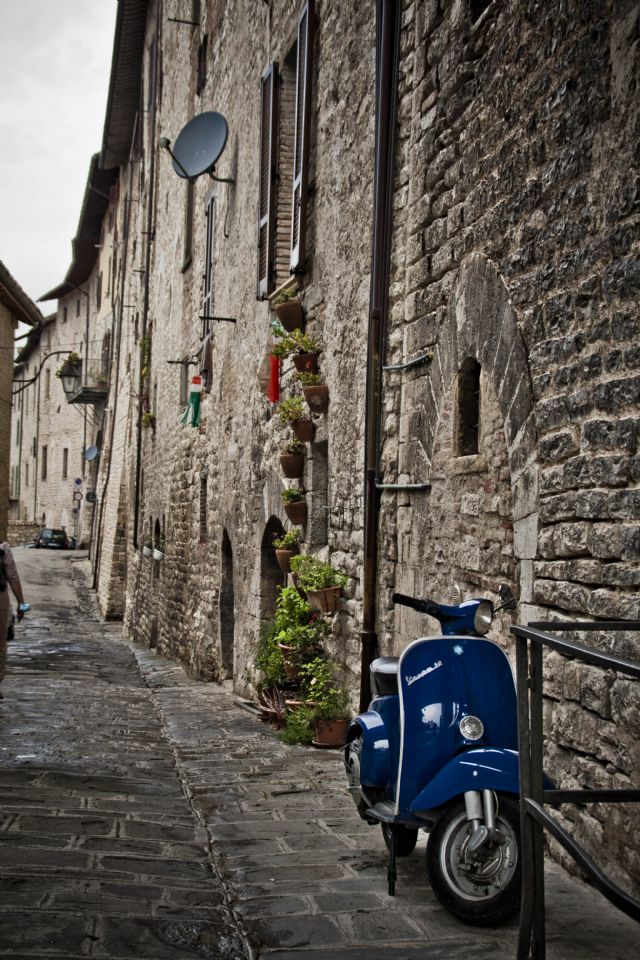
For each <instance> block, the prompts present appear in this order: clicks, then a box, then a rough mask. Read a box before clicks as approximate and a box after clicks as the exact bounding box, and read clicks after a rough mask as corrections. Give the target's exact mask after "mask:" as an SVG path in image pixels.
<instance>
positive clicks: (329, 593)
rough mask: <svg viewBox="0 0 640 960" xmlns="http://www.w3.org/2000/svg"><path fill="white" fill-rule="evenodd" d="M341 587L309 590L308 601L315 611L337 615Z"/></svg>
mask: <svg viewBox="0 0 640 960" xmlns="http://www.w3.org/2000/svg"><path fill="white" fill-rule="evenodd" d="M339 596H340V587H325V588H324V590H307V600H308V601H309V603H310V604H311V606H312V607H313V609H314V610H320V611H321V612H322V613H335V612H336V610H337V609H338V597H339Z"/></svg>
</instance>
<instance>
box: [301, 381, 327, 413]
mask: <svg viewBox="0 0 640 960" xmlns="http://www.w3.org/2000/svg"><path fill="white" fill-rule="evenodd" d="M298 380H299V381H300V383H301V384H302V392H303V393H304V398H305V400H306V401H307V403H308V404H309V409H310V410H313V412H314V413H326V412H327V410H328V409H329V387H328V386H327V385H326V383H325V382H324V378H323V377H322V375H321V374H319V373H308V372H307V371H306V370H303V371H302V373H299V374H298Z"/></svg>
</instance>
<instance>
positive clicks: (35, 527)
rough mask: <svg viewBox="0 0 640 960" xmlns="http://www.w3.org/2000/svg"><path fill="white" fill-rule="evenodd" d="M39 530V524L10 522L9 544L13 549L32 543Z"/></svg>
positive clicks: (20, 521) (19, 521)
mask: <svg viewBox="0 0 640 960" xmlns="http://www.w3.org/2000/svg"><path fill="white" fill-rule="evenodd" d="M39 530H40V524H39V523H28V522H25V521H23V520H10V521H9V527H8V530H7V543H9V544H10V546H12V547H19V546H21V545H22V544H23V543H31V541H32V540H33V539H34V537H35V535H36V534H37V533H38V532H39Z"/></svg>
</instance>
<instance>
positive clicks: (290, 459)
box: [280, 420, 304, 480]
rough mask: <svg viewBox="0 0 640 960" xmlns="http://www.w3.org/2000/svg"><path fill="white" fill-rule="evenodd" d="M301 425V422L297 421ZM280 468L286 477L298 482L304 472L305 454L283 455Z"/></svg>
mask: <svg viewBox="0 0 640 960" xmlns="http://www.w3.org/2000/svg"><path fill="white" fill-rule="evenodd" d="M296 422H297V423H299V422H300V421H299V420H298V421H296ZM280 466H281V467H282V472H283V473H284V475H285V477H288V478H289V479H290V480H298V479H299V478H300V477H301V476H302V471H303V470H304V454H302V453H281V454H280Z"/></svg>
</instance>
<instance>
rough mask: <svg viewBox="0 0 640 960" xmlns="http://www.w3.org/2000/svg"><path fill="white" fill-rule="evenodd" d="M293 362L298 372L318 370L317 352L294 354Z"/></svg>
mask: <svg viewBox="0 0 640 960" xmlns="http://www.w3.org/2000/svg"><path fill="white" fill-rule="evenodd" d="M293 363H294V366H295V368H296V370H297V371H298V373H317V372H318V354H317V353H296V354H294V356H293Z"/></svg>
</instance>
